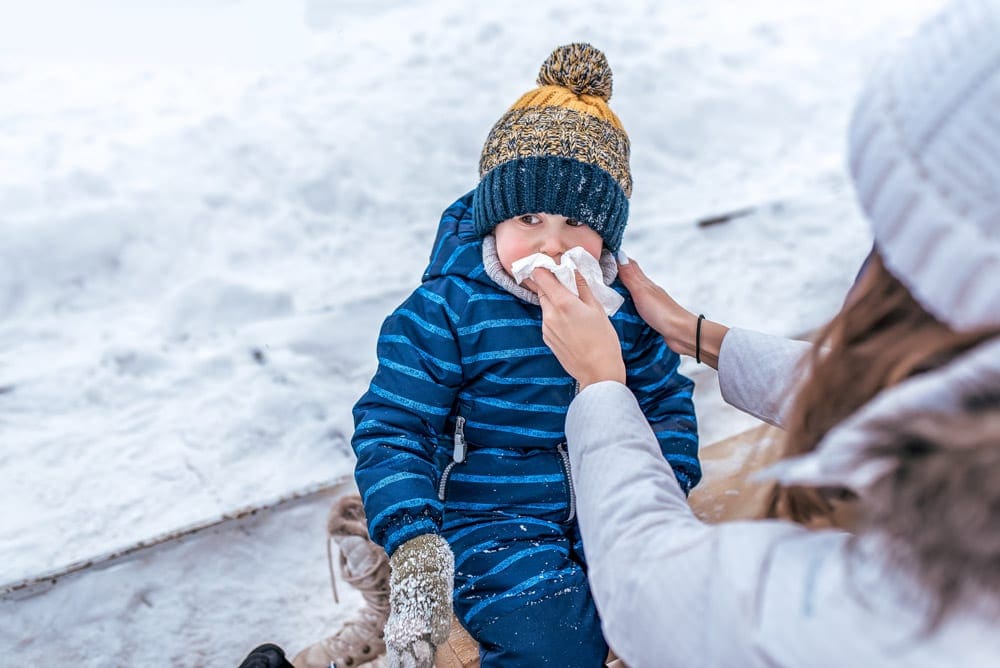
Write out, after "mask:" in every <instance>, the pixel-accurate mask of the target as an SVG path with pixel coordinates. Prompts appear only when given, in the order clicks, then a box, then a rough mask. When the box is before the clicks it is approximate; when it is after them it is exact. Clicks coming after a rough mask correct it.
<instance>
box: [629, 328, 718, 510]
mask: <svg viewBox="0 0 1000 668" xmlns="http://www.w3.org/2000/svg"><path fill="white" fill-rule="evenodd" d="M679 366H680V357H679V356H678V355H677V353H675V352H673V351H672V350H670V348H668V347H667V344H666V343H664V341H663V337H661V336H660V335H659V334H658V333H657V332H656V331H655V330H654V329H653V328H651V327H649V326H648V325H645V324H643V325H642V326H641V328H640V333H639V335H638V337H637V338H636V339H635V341H634V343H633V345H632V346H631V348H629V350H628V352H627V353H626V370H627V384H628V387H629V389H631V390H632V392H633V394H635V397H636V399H637V400H638V402H639V407H640V408H641V409H642V412H643V413H644V414H645V416H646V419H647V420H648V421H649V424H650V426H651V427H652V428H653V433H654V434H655V435H656V439H657V441H659V443H660V450H661V451H662V452H663V457H664V458H665V459H666V460H667V462H669V463H670V466H671V468H673V470H674V475H676V476H677V482H679V483H680V486H681V489H683V490H684V493H685V494H688V493H689V492H690V491H691V489H692V488H693V487H694V486H695V485H697V484H698V481H699V480H701V462H700V461H699V460H698V424H697V420H696V418H695V413H694V402H693V401H692V392H693V390H694V383H692V382H691V380H690V379H688V378H687V377H685V376H682V375H681V374H680V373H679V372H678V371H677V368H678V367H679Z"/></svg>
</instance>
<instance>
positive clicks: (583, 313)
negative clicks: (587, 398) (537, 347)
mask: <svg viewBox="0 0 1000 668" xmlns="http://www.w3.org/2000/svg"><path fill="white" fill-rule="evenodd" d="M532 278H533V279H534V282H535V285H536V287H537V288H538V301H539V303H541V305H542V339H543V340H544V341H545V345H547V346H548V347H549V348H550V349H551V350H552V353H553V354H554V355H555V356H556V359H558V360H559V363H560V364H562V366H563V368H564V369H566V372H567V373H569V374H570V375H571V376H573V377H574V378H576V380H577V381H579V383H580V387H581V388H583V387H586V386H587V385H590V384H591V383H596V382H600V381H602V380H616V381H619V382H622V383H624V382H625V363H624V362H623V361H622V353H621V344H620V343H619V341H618V335H617V334H616V333H615V329H614V327H612V325H611V321H610V320H608V316H607V315H605V313H604V309H603V308H602V307H601V305H600V304H599V303H598V302H597V300H596V299H595V298H594V296H593V294H592V293H591V292H590V288H589V287H588V286H587V285H586V284H585V283H584V284H583V285H582V286H580V284H579V283H578V284H577V287H578V288H579V289H580V295H581V297H577V296H576V295H574V294H573V293H572V292H570V291H569V290H567V289H566V288H565V287H564V286H563V285H562V284H561V283H560V282H559V281H558V280H557V279H556V277H555V276H553V275H552V274H551V273H550V272H549V271H548V270H545V269H537V270H535V272H534V273H533V274H532Z"/></svg>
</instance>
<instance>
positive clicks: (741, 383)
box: [719, 329, 812, 427]
mask: <svg viewBox="0 0 1000 668" xmlns="http://www.w3.org/2000/svg"><path fill="white" fill-rule="evenodd" d="M811 349H812V344H810V343H806V342H805V341H793V340H792V339H786V338H783V337H780V336H771V335H770V334H761V333H760V332H754V331H751V330H748V329H730V330H729V332H728V333H727V334H726V336H725V338H724V339H722V348H721V349H720V351H719V388H720V389H721V390H722V398H723V399H725V400H726V402H727V403H729V404H730V405H732V406H735V407H736V408H739V409H740V410H741V411H743V412H744V413H749V414H750V415H753V416H754V417H756V418H758V419H761V420H763V421H764V422H767V423H769V424H772V425H774V426H776V427H784V422H785V418H786V417H787V415H788V409H789V408H790V407H791V401H790V398H791V396H792V391H793V390H794V388H795V386H796V385H797V383H798V378H799V375H800V373H801V370H800V365H799V362H800V361H801V360H802V359H803V357H804V356H805V355H806V354H808V352H809V351H810V350H811Z"/></svg>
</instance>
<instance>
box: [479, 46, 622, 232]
mask: <svg viewBox="0 0 1000 668" xmlns="http://www.w3.org/2000/svg"><path fill="white" fill-rule="evenodd" d="M609 99H611V68H610V67H609V66H608V61H607V58H605V57H604V54H603V53H601V52H600V51H598V50H597V49H595V48H594V47H592V46H591V45H589V44H568V45H566V46H561V47H559V48H558V49H556V50H555V51H553V52H552V55H550V56H549V57H548V59H547V60H546V61H545V62H544V63H543V64H542V69H541V71H540V72H539V73H538V88H535V89H534V90H532V91H529V92H527V93H525V94H524V95H522V96H521V99H519V100H518V101H517V102H515V103H514V106H512V107H511V108H510V109H509V110H508V111H507V113H506V114H504V115H503V116H502V117H501V118H500V120H499V121H497V123H496V125H494V126H493V129H492V130H490V134H489V137H487V138H486V145H485V146H484V147H483V154H482V157H481V158H480V160H479V176H480V181H479V186H478V187H477V188H476V193H475V197H474V202H473V207H474V217H475V227H476V232H477V233H478V234H479V235H480V236H485V235H487V234H489V233H490V232H491V231H492V230H493V228H494V227H496V226H497V224H498V223H500V222H502V221H504V220H507V219H508V218H513V217H514V216H520V215H523V214H526V213H551V214H558V215H561V216H566V217H567V218H575V219H577V220H579V221H581V222H583V223H585V224H586V225H588V226H589V227H591V228H592V229H593V230H594V231H595V232H597V233H598V234H600V235H601V237H602V238H603V239H604V245H605V246H606V247H607V248H608V249H609V250H611V251H617V250H618V248H619V246H621V242H622V234H623V233H624V232H625V224H626V223H627V222H628V198H629V196H631V194H632V173H631V171H630V170H629V141H628V135H627V134H625V128H624V127H622V124H621V121H620V120H618V117H617V116H616V115H615V113H614V112H613V111H611V108H610V107H609V106H608V100H609Z"/></svg>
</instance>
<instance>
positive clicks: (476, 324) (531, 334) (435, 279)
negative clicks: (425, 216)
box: [352, 193, 701, 554]
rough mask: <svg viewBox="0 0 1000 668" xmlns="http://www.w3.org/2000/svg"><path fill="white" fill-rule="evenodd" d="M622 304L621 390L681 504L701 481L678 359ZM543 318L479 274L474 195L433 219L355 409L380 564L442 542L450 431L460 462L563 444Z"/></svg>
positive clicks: (363, 486)
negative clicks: (644, 423)
mask: <svg viewBox="0 0 1000 668" xmlns="http://www.w3.org/2000/svg"><path fill="white" fill-rule="evenodd" d="M611 287H612V288H613V289H614V290H616V291H617V292H619V293H620V294H621V295H622V296H623V297H624V298H625V303H624V304H623V305H622V307H621V308H620V309H619V310H618V311H617V312H616V313H615V314H614V315H613V316H612V317H611V322H612V324H613V325H614V328H615V330H616V331H617V333H618V336H619V339H620V340H621V342H622V351H623V354H624V358H625V366H626V370H627V385H628V387H629V388H630V389H631V390H632V392H633V393H634V394H635V396H636V398H637V400H638V402H639V406H640V407H641V408H642V411H643V413H644V414H645V416H646V419H647V420H648V421H649V423H650V425H651V427H652V429H653V432H654V433H655V434H656V438H657V439H658V441H659V443H660V448H661V450H662V452H663V456H664V457H665V458H666V460H667V461H668V462H669V463H670V465H671V467H672V468H673V470H674V473H675V474H676V476H677V480H678V482H680V485H681V487H682V488H683V489H684V491H685V493H686V492H688V491H690V489H691V488H692V487H693V486H694V485H695V484H697V482H698V481H699V479H700V478H701V467H700V464H699V462H698V457H697V452H698V437H697V426H696V422H695V414H694V405H693V403H692V400H691V392H692V388H693V384H692V382H691V381H690V380H689V379H687V378H686V377H684V376H682V375H680V374H679V373H678V372H677V367H678V365H679V363H680V360H679V357H678V356H677V354H676V353H674V352H672V351H671V350H670V349H669V348H668V347H667V346H666V344H665V343H664V342H663V339H662V337H660V336H659V334H657V333H656V331H655V330H653V329H652V328H651V327H649V326H648V325H646V323H645V322H644V321H643V320H642V319H641V318H640V317H639V315H638V313H637V312H636V309H635V305H634V304H633V302H632V299H631V297H630V296H629V294H628V291H627V290H626V289H625V287H624V286H623V285H622V284H621V282H620V281H618V280H615V282H614V283H613V284H612V285H611ZM541 323H542V318H541V309H540V308H539V307H538V306H536V305H534V304H530V303H527V302H525V301H523V300H521V299H519V298H518V297H515V296H514V295H512V294H510V293H509V292H507V291H506V290H504V289H503V288H501V287H500V286H499V285H497V284H496V283H495V282H494V281H493V280H492V279H491V278H489V276H488V275H487V274H486V271H485V268H484V266H483V259H482V240H481V239H479V238H478V237H477V235H476V233H475V231H474V229H473V213H472V193H469V194H467V195H465V196H464V197H462V198H461V199H459V200H458V201H457V202H455V203H454V204H452V205H451V206H450V207H449V208H448V209H447V210H446V211H445V212H444V214H443V216H442V218H441V224H440V227H439V229H438V235H437V240H436V241H435V243H434V250H433V252H432V254H431V261H430V264H429V266H428V268H427V270H426V271H425V272H424V276H423V282H422V285H421V286H420V287H419V288H417V289H416V290H415V291H414V292H413V293H412V294H411V295H410V296H409V298H407V299H406V301H404V302H403V303H402V304H401V305H400V306H399V307H398V308H397V309H396V310H395V311H394V312H393V313H392V314H391V315H390V316H389V317H388V318H387V319H386V320H385V322H384V323H383V325H382V330H381V332H380V335H379V338H378V370H377V372H376V373H375V377H374V378H373V379H372V382H371V385H370V387H369V389H368V391H367V392H366V393H365V394H364V395H363V396H362V397H361V399H360V400H359V401H358V403H357V404H356V405H355V407H354V419H355V433H354V438H353V441H352V444H353V447H354V451H355V453H356V454H357V465H356V468H355V477H356V479H357V483H358V487H359V489H360V491H361V494H362V497H363V499H364V506H365V513H366V515H367V517H368V526H369V532H370V534H371V536H372V539H373V540H375V542H377V543H379V544H380V545H382V546H383V547H384V548H385V549H386V551H387V552H388V553H389V554H392V553H393V552H394V551H395V549H396V548H397V547H398V546H399V545H401V544H402V543H404V542H406V541H407V540H409V539H410V538H413V537H415V536H418V535H420V534H424V533H440V531H441V523H442V516H443V511H444V504H443V503H442V501H441V500H440V498H439V489H438V488H439V484H440V483H441V476H442V472H443V469H444V467H445V465H446V464H447V462H448V461H450V459H451V453H452V449H453V438H454V433H455V425H456V418H458V417H459V416H461V417H462V418H464V434H465V439H466V441H467V442H468V443H469V447H470V448H506V449H532V448H534V449H552V450H555V449H556V448H557V447H562V445H563V444H564V443H565V440H566V437H565V433H564V425H565V419H566V411H567V409H568V408H569V404H570V402H571V401H572V400H573V398H574V396H575V394H576V384H575V382H574V380H573V378H572V377H570V376H569V375H568V374H567V373H566V372H565V371H564V370H563V368H562V367H561V366H560V365H559V362H558V361H557V360H556V358H555V356H554V355H553V354H552V352H551V351H550V350H549V348H548V347H547V346H546V345H545V343H544V342H543V341H542V328H541Z"/></svg>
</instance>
